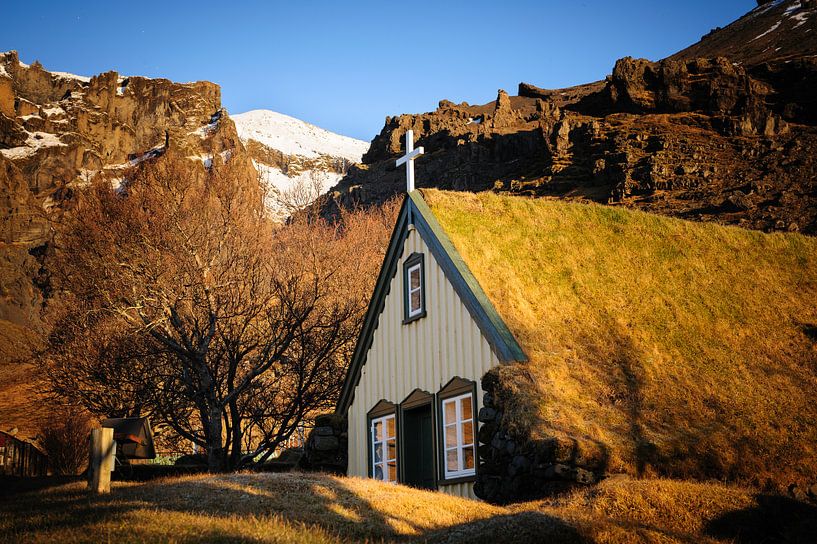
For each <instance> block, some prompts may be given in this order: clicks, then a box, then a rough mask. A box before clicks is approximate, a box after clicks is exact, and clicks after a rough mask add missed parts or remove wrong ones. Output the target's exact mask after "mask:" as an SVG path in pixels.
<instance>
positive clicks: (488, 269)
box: [423, 190, 817, 487]
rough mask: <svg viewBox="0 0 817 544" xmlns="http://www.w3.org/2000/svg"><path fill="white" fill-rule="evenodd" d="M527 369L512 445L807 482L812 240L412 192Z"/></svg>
mask: <svg viewBox="0 0 817 544" xmlns="http://www.w3.org/2000/svg"><path fill="white" fill-rule="evenodd" d="M423 197H424V198H425V200H426V201H427V203H428V204H429V206H430V208H431V209H432V210H433V212H434V214H435V216H436V218H437V220H438V221H439V223H440V224H441V225H442V227H443V229H444V230H445V231H446V233H447V234H448V236H449V237H450V238H451V241H452V242H453V244H454V246H455V247H456V248H457V250H458V251H459V252H460V253H461V255H462V257H463V259H464V260H465V262H466V263H467V264H468V266H469V268H470V269H471V271H472V272H473V274H474V275H475V276H476V278H477V280H479V282H480V284H481V285H482V287H483V289H484V290H485V292H486V293H487V295H488V297H489V299H490V300H491V302H492V303H493V304H494V306H495V307H496V309H497V311H498V312H499V314H500V315H501V316H502V317H503V319H504V320H505V322H506V324H507V325H508V327H509V328H510V330H511V331H512V332H513V334H514V335H515V336H516V338H517V340H518V341H519V343H520V344H521V346H522V348H523V349H524V350H525V352H526V353H527V355H528V357H529V361H528V362H527V363H516V364H514V365H510V366H506V367H503V368H501V369H499V370H498V373H499V375H500V381H501V383H502V384H503V386H504V387H505V388H506V389H507V390H509V391H514V392H515V393H516V394H515V395H514V396H513V399H514V401H513V404H512V405H511V406H509V407H507V409H506V419H507V420H509V421H511V422H512V425H511V426H512V427H513V428H514V429H515V431H516V432H517V433H518V434H520V435H525V436H530V437H532V438H544V437H554V436H555V437H562V438H567V439H571V440H577V441H579V442H580V443H585V444H591V445H593V446H594V447H596V448H597V449H598V450H600V451H602V452H603V453H604V456H605V459H606V464H607V467H608V471H612V472H627V473H631V474H638V475H656V474H658V475H670V476H675V477H694V478H713V477H714V478H723V479H733V480H739V481H744V482H749V483H753V484H755V485H771V486H773V487H781V486H785V485H788V483H790V482H797V481H814V480H815V479H817V303H816V302H817V239H815V238H810V237H806V236H802V235H799V234H779V233H777V234H764V233H761V232H757V231H750V230H744V229H740V228H736V227H724V226H720V225H716V224H711V223H693V222H687V221H682V220H678V219H673V218H668V217H662V216H657V215H652V214H647V213H643V212H638V211H632V210H628V209H625V208H619V207H608V206H601V205H592V204H578V203H568V202H563V201H551V200H543V199H527V198H520V197H510V196H499V195H496V194H493V193H488V192H485V193H479V194H470V193H461V192H457V193H451V192H443V191H436V190H428V191H423Z"/></svg>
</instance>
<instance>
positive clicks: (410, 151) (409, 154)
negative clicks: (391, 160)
mask: <svg viewBox="0 0 817 544" xmlns="http://www.w3.org/2000/svg"><path fill="white" fill-rule="evenodd" d="M422 154H423V146H420V147H418V148H417V149H414V131H413V130H407V131H406V154H405V155H403V156H402V157H400V158H399V159H397V166H400V165H401V164H405V165H406V192H407V193H410V192H412V191H413V190H414V159H416V158H417V157H419V156H420V155H422Z"/></svg>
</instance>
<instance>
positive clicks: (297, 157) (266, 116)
mask: <svg viewBox="0 0 817 544" xmlns="http://www.w3.org/2000/svg"><path fill="white" fill-rule="evenodd" d="M231 118H232V120H233V122H235V126H236V129H237V130H238V136H239V138H241V141H242V142H243V143H244V145H245V146H246V147H247V149H248V151H249V153H250V156H252V158H253V163H254V164H255V168H256V170H258V173H259V175H260V177H261V181H262V183H264V184H265V186H266V190H267V200H266V203H267V208H268V209H269V211H270V214H271V215H272V216H273V217H275V218H277V219H280V220H283V219H286V217H287V216H288V215H290V214H291V213H292V212H293V211H295V210H297V209H300V208H303V207H304V206H307V205H309V204H311V202H312V201H313V200H314V199H315V198H317V197H318V196H320V195H322V194H324V193H325V192H326V191H328V190H329V189H330V188H331V187H333V186H334V185H336V184H337V183H338V181H340V180H341V178H343V176H344V175H345V174H346V171H347V169H348V168H349V166H351V165H352V164H353V163H358V162H360V161H361V158H362V157H363V154H364V153H366V151H367V150H368V149H369V143H368V142H364V141H361V140H356V139H354V138H349V137H348V136H341V135H340V134H335V133H333V132H329V131H328V130H324V129H322V128H319V127H316V126H314V125H310V124H309V123H306V122H304V121H301V120H299V119H295V118H294V117H290V116H288V115H284V114H281V113H277V112H274V111H269V110H253V111H248V112H246V113H239V114H237V115H233V116H231Z"/></svg>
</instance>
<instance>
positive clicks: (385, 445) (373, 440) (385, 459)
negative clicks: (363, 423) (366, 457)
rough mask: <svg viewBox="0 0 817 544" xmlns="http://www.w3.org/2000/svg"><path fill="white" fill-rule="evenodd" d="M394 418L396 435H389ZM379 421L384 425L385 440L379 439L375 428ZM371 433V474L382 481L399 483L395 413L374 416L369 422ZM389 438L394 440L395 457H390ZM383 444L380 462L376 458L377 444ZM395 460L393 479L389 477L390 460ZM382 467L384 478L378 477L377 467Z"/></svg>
mask: <svg viewBox="0 0 817 544" xmlns="http://www.w3.org/2000/svg"><path fill="white" fill-rule="evenodd" d="M390 419H391V420H394V436H389V434H388V433H389V421H388V420H390ZM377 423H380V424H382V426H383V440H377V439H376V436H375V433H374V430H375V427H376V425H377ZM369 434H370V436H371V443H372V451H371V455H372V472H371V474H370V475H369V476H371V477H372V478H374V479H375V480H379V481H382V482H390V483H397V419H396V418H395V414H386V415H385V416H381V417H376V418H372V420H371V423H370V424H369ZM389 440H394V457H393V458H390V457H389ZM378 444H382V451H383V457H382V459H381V460H380V461H379V462H378V461H377V460H376V458H375V455H374V452H375V449H377V445H378ZM391 461H394V467H395V471H394V477H395V479H394V480H392V479H390V478H389V462H391ZM378 466H379V467H380V469H381V474H383V479H380V478H377V477H376V476H375V474H376V468H377V467H378Z"/></svg>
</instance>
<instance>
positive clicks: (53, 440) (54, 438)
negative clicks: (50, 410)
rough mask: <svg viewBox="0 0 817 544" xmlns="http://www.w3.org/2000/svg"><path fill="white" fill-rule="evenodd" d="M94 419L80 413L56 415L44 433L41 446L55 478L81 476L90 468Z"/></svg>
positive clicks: (70, 411)
mask: <svg viewBox="0 0 817 544" xmlns="http://www.w3.org/2000/svg"><path fill="white" fill-rule="evenodd" d="M90 433H91V418H90V417H88V415H87V414H86V413H84V412H81V411H79V410H77V409H69V410H67V411H64V412H61V413H58V414H55V415H54V417H53V418H52V419H51V421H49V422H48V423H46V424H45V425H44V426H43V427H42V429H40V442H41V445H42V448H43V450H44V451H45V453H46V455H48V462H49V464H50V465H51V470H52V471H53V472H54V474H60V475H65V476H71V475H75V474H79V473H80V472H82V470H84V469H85V466H86V465H87V464H88V439H89V435H90Z"/></svg>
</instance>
